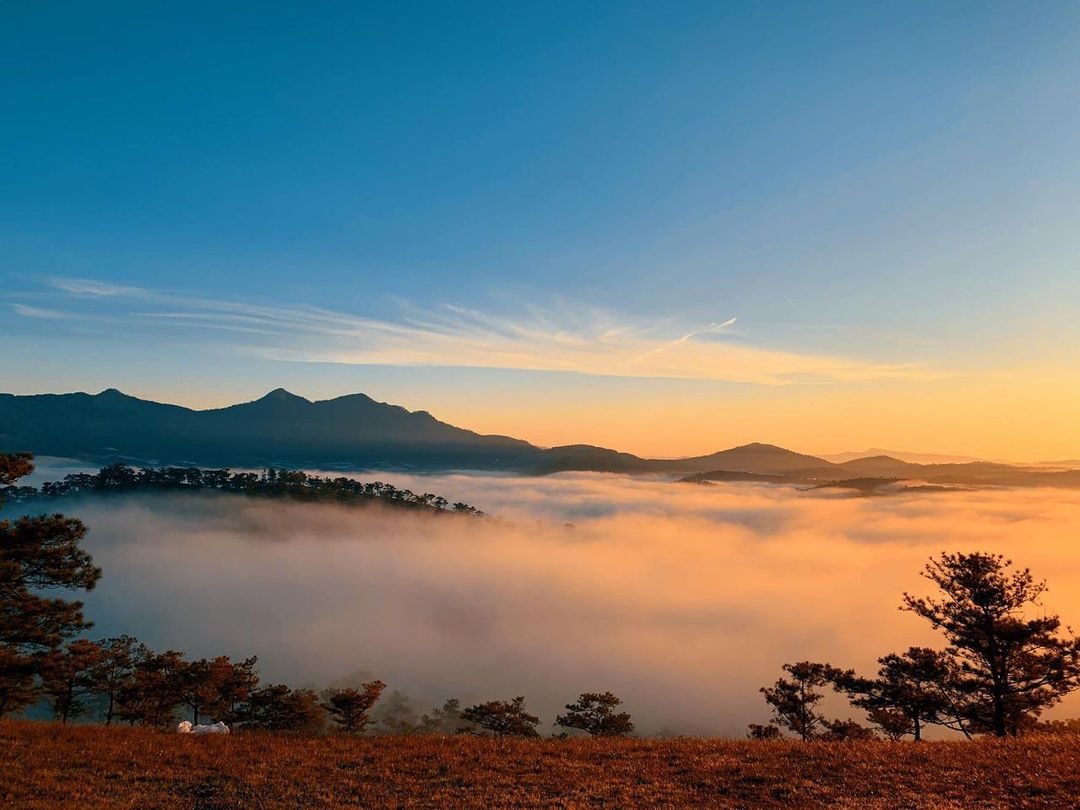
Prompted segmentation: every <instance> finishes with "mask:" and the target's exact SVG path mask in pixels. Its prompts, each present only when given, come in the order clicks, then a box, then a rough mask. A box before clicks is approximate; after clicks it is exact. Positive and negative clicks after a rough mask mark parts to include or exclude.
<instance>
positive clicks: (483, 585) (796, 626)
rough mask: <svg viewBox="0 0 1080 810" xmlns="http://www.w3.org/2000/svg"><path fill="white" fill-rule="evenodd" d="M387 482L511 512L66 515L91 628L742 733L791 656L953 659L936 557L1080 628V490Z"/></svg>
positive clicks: (646, 723) (186, 503)
mask: <svg viewBox="0 0 1080 810" xmlns="http://www.w3.org/2000/svg"><path fill="white" fill-rule="evenodd" d="M370 477H375V476H370ZM377 477H379V478H381V479H383V480H390V481H392V482H393V483H395V484H396V485H398V486H407V487H409V488H411V489H414V490H415V491H431V492H438V493H440V494H443V495H446V496H447V497H449V498H451V499H452V500H459V499H462V500H466V501H468V502H471V503H474V504H476V505H478V506H480V507H481V508H484V509H487V510H490V511H492V512H495V513H496V514H498V515H499V516H500V519H498V520H490V521H473V520H469V519H460V520H459V519H456V518H453V517H449V518H447V517H441V518H440V517H431V516H426V515H420V514H415V513H412V512H403V511H399V510H386V511H383V510H379V509H374V510H357V509H348V508H340V507H337V506H333V505H328V504H327V505H316V506H312V505H302V504H285V503H273V502H267V501H262V500H252V499H242V498H237V499H229V498H211V499H201V500H199V499H186V498H175V499H168V498H166V499H153V500H146V499H140V498H128V499H122V500H117V501H105V500H98V501H88V502H85V503H76V504H72V505H71V507H70V509H68V511H71V512H72V513H74V514H78V515H79V516H80V517H81V518H83V519H84V520H85V521H86V522H87V524H88V525H89V526H90V534H89V537H88V541H87V542H88V546H89V548H90V550H91V551H92V552H93V554H94V557H95V560H96V561H97V562H98V563H99V564H101V565H102V566H103V568H104V571H105V576H104V579H103V580H102V582H101V584H100V585H99V586H98V588H96V589H95V590H94V591H93V592H92V593H90V594H89V596H88V599H87V610H88V613H89V616H90V617H91V618H92V619H94V621H95V622H97V627H96V629H95V632H96V633H100V634H111V633H118V632H132V633H134V634H136V635H138V636H140V637H142V638H145V640H146V641H147V642H148V643H151V644H152V645H153V646H155V647H158V648H161V649H164V648H167V647H175V648H178V649H183V650H185V651H187V652H189V653H190V654H194V655H213V654H219V653H228V654H232V655H239V656H244V655H251V654H257V655H258V656H259V659H260V666H261V668H262V671H263V673H264V674H265V675H266V677H268V678H272V679H275V680H279V679H286V680H288V681H291V682H293V683H305V682H311V683H313V684H315V685H321V684H325V683H327V682H328V681H330V680H333V679H336V678H338V677H341V676H343V675H346V674H348V673H350V672H353V671H356V670H364V671H367V672H370V673H372V674H374V675H377V676H378V677H381V678H383V679H384V680H386V681H387V682H388V683H390V684H391V686H392V687H393V688H397V689H402V690H404V691H406V692H407V693H408V694H409V695H411V696H412V697H413V699H414V700H415V701H416V702H417V704H418V706H419V708H424V709H426V708H428V707H430V706H431V705H432V704H435V703H440V702H441V701H442V700H443V699H445V698H446V697H449V696H458V697H461V698H462V699H463V700H466V701H471V700H481V699H488V698H496V697H512V696H514V695H519V694H521V695H525V696H526V697H527V698H528V700H529V704H530V706H532V707H534V708H535V709H536V710H537V711H538V712H539V713H540V714H541V715H542V716H543V717H544V718H545V720H546V721H550V719H551V718H552V717H553V716H554V713H555V712H556V711H557V710H558V709H560V708H561V706H562V704H564V703H566V702H568V701H569V700H571V699H573V698H574V697H575V696H576V695H577V694H578V693H580V692H582V691H586V690H605V689H611V690H613V691H615V692H616V693H617V694H619V695H621V696H622V697H623V698H624V699H625V701H626V706H627V708H628V710H629V711H631V712H632V713H633V714H634V716H635V718H636V719H637V720H638V722H639V725H640V727H641V729H642V730H643V731H646V732H657V731H660V730H662V729H665V728H667V729H670V730H675V731H680V732H690V733H710V734H715V733H726V734H731V735H741V734H742V733H743V732H744V730H745V725H746V724H747V723H749V722H753V721H762V720H764V719H765V718H766V716H767V713H766V711H765V706H764V704H763V703H762V701H761V697H760V695H759V694H758V692H757V690H758V687H760V686H761V685H763V684H766V683H771V682H772V681H773V680H775V679H776V678H777V677H778V676H779V674H780V666H781V665H782V664H783V663H784V662H786V661H794V660H804V659H807V658H810V659H817V660H826V661H829V662H831V663H834V664H837V665H843V666H851V667H855V668H857V669H860V670H862V671H864V672H865V671H868V670H870V669H871V668H872V667H873V665H874V661H875V659H876V658H877V657H878V656H880V655H883V654H885V653H888V652H891V651H894V650H897V649H905V648H906V647H907V646H909V645H911V644H931V645H934V646H938V645H940V643H941V641H940V639H939V638H938V636H937V634H935V633H934V632H933V631H931V630H930V629H929V628H928V627H927V626H926V625H925V623H924V622H922V621H921V620H920V619H918V618H917V617H915V616H913V615H911V614H909V613H903V612H901V611H899V610H897V607H898V605H899V603H900V596H901V593H902V592H904V591H911V592H914V593H928V592H929V590H928V589H929V587H930V586H929V585H928V584H927V583H926V582H925V581H924V580H922V579H921V578H920V576H919V571H920V570H921V568H922V566H923V565H924V563H925V562H926V560H927V559H928V558H929V557H930V556H932V555H935V554H937V553H939V552H941V551H974V550H981V551H988V552H1002V553H1005V554H1007V555H1009V556H1011V557H1013V559H1015V560H1016V561H1017V563H1018V564H1020V565H1024V566H1030V567H1031V569H1032V571H1033V572H1034V573H1035V574H1036V575H1037V576H1040V577H1046V578H1047V579H1048V580H1049V582H1050V585H1051V590H1050V592H1049V593H1048V595H1047V596H1046V599H1045V603H1046V608H1047V609H1048V610H1051V611H1054V612H1060V613H1061V614H1062V617H1063V618H1064V619H1065V620H1066V621H1067V622H1072V623H1073V624H1074V626H1075V625H1076V624H1077V623H1078V622H1080V548H1078V546H1077V544H1076V542H1075V538H1076V536H1077V535H1078V533H1080V493H1076V492H1071V491H1061V490H1026V491H1024V490H1017V491H1009V490H1000V491H985V492H961V493H951V494H924V495H912V496H900V497H895V498H890V499H884V498H851V497H839V496H835V495H823V494H812V493H801V492H798V491H796V490H794V489H791V488H779V487H777V488H768V487H761V486H752V485H731V486H722V487H696V486H688V485H676V484H671V483H666V482H661V481H650V480H641V479H624V478H617V477H613V476H600V475H580V474H579V475H560V476H554V477H549V478H510V477H501V476H490V477H477V476H472V477H470V476H463V475H454V476H438V477H429V476H424V477H416V478H411V477H409V476H404V475H398V474H388V473H379V474H377ZM65 508H67V507H65ZM564 522H568V523H571V524H572V527H568V526H565V525H564ZM1078 709H1080V706H1078V701H1077V700H1075V699H1072V700H1070V701H1069V702H1067V704H1066V705H1064V706H1062V707H1060V709H1059V710H1057V711H1056V712H1055V715H1056V716H1059V717H1060V716H1073V715H1075V714H1076V712H1077V711H1078ZM828 710H829V712H830V713H833V714H835V715H839V716H843V717H848V716H853V715H857V713H855V712H854V711H853V710H851V709H850V708H849V707H847V705H846V704H841V703H838V702H831V703H830V704H829V705H828Z"/></svg>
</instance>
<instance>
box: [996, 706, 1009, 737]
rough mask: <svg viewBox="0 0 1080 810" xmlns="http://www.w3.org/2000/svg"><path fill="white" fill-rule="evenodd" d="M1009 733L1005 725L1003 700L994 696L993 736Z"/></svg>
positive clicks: (1004, 735)
mask: <svg viewBox="0 0 1080 810" xmlns="http://www.w3.org/2000/svg"><path fill="white" fill-rule="evenodd" d="M1008 735H1009V729H1008V727H1007V726H1006V725H1005V701H1004V700H1002V699H1001V698H998V697H995V698H994V736H995V737H1007V736H1008Z"/></svg>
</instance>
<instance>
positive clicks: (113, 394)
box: [96, 388, 131, 399]
mask: <svg viewBox="0 0 1080 810" xmlns="http://www.w3.org/2000/svg"><path fill="white" fill-rule="evenodd" d="M96 396H97V397H99V398H100V399H131V397H129V396H128V395H127V394H125V393H124V392H123V391H121V390H120V389H119V388H106V389H105V390H104V391H102V392H101V393H99V394H96Z"/></svg>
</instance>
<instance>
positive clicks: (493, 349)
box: [52, 279, 941, 385]
mask: <svg viewBox="0 0 1080 810" xmlns="http://www.w3.org/2000/svg"><path fill="white" fill-rule="evenodd" d="M52 283H53V286H54V287H56V288H57V289H59V290H61V291H63V292H65V293H68V294H70V295H72V296H77V297H82V298H87V297H89V298H109V299H112V300H113V301H114V302H115V301H118V300H129V301H131V302H133V303H137V304H138V307H137V308H131V309H128V310H123V311H115V308H114V309H111V310H110V312H109V314H108V317H111V318H122V319H126V320H129V321H133V322H138V323H143V324H145V325H147V326H149V325H154V327H155V328H157V329H162V330H167V329H172V330H178V329H181V328H183V327H185V326H190V325H198V326H199V327H200V331H201V332H207V331H222V332H230V333H233V334H246V335H249V336H250V339H249V340H248V341H247V342H246V343H243V344H242V345H236V344H234V347H235V348H237V349H239V350H242V351H245V352H247V353H251V354H254V355H257V356H260V357H263V358H267V359H273V360H279V361H288V362H299V363H340V364H349V365H389V366H418V367H420V366H456V367H473V368H494V369H520V370H531V371H559V372H572V373H578V374H587V375H597V376H621V377H649V378H672V379H700V380H722V381H731V382H742V383H757V384H765V385H783V384H790V383H796V382H849V381H858V380H881V379H904V380H924V379H933V378H936V377H939V376H941V375H940V374H939V373H936V372H934V371H933V370H932V369H929V368H927V367H925V366H923V365H921V364H916V363H880V362H873V361H868V360H861V359H856V358H846V357H838V356H831V355H822V354H810V353H801V352H793V351H787V350H783V349H775V348H766V347H763V346H756V345H753V344H752V343H750V342H748V341H747V339H746V337H745V336H742V337H739V336H736V335H733V334H731V333H730V327H731V326H733V325H734V324H735V322H736V318H735V317H729V318H727V319H725V320H723V321H718V322H716V323H712V324H708V325H705V326H698V327H692V328H687V326H686V325H681V324H678V323H672V322H671V321H665V322H651V323H650V322H644V321H640V320H631V319H627V318H623V317H619V316H617V315H615V314H613V313H611V312H608V311H605V310H602V309H599V308H595V307H581V306H575V305H565V304H564V305H561V306H559V307H558V308H554V307H551V308H544V307H540V306H538V305H536V304H528V305H524V306H522V307H521V308H520V311H519V312H516V313H514V314H513V315H512V316H510V315H506V314H495V313H489V312H483V311H480V310H476V309H470V308H467V307H462V306H457V305H452V304H444V305H441V306H437V307H433V308H428V309H421V308H417V307H414V306H412V305H409V304H407V303H403V304H402V305H401V307H400V309H401V313H400V316H399V317H398V318H397V319H396V320H387V319H379V318H367V317H363V316H358V315H352V314H348V313H343V312H337V311H333V310H329V309H325V308H322V307H315V306H304V305H289V306H286V305H263V304H252V303H246V302H239V301H228V300H217V299H208V298H199V297H189V296H182V295H175V294H172V293H167V292H161V291H154V290H148V289H144V288H139V287H123V286H118V285H111V284H102V283H99V282H95V281H88V280H84V279H55V280H53V282H52ZM680 327H681V328H680ZM673 335H674V336H673Z"/></svg>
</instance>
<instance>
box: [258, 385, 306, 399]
mask: <svg viewBox="0 0 1080 810" xmlns="http://www.w3.org/2000/svg"><path fill="white" fill-rule="evenodd" d="M256 402H310V400H307V399H304V398H303V397H301V396H297V395H296V394H294V393H293V392H292V391H286V390H285V389H284V388H275V389H274V390H273V391H271V392H270V393H268V394H267V395H266V396H264V397H262V398H261V399H258V400H256Z"/></svg>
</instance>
